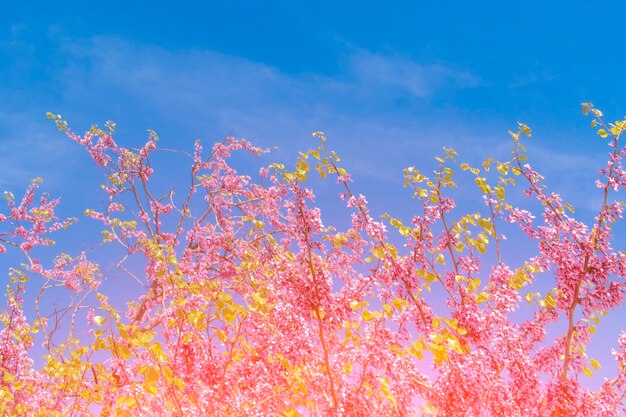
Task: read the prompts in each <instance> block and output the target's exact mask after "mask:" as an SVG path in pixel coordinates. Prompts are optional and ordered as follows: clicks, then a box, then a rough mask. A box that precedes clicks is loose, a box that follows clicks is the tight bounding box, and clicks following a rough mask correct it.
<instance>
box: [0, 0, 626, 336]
mask: <svg viewBox="0 0 626 417" xmlns="http://www.w3.org/2000/svg"><path fill="white" fill-rule="evenodd" d="M0 7H1V10H2V12H1V13H0V98H2V99H1V100H0V189H11V190H13V191H19V190H21V189H23V188H24V187H25V185H26V184H27V183H28V181H29V179H30V178H33V177H36V176H42V177H44V178H45V179H46V190H47V191H49V192H50V193H51V194H53V195H61V196H62V197H63V199H64V202H65V205H64V207H65V208H64V209H63V210H66V211H65V212H64V213H67V215H72V216H80V213H82V211H83V209H84V208H85V207H94V208H97V207H98V205H99V204H100V201H101V198H102V197H101V196H98V195H97V194H95V193H88V194H85V193H84V192H82V190H84V189H88V188H87V187H94V188H93V189H97V188H95V187H97V184H98V183H99V178H98V176H97V172H96V170H95V169H94V168H93V167H91V162H90V161H89V160H88V158H87V157H86V155H84V154H83V153H82V152H81V150H80V149H78V147H77V146H75V144H73V143H69V142H68V141H66V140H63V138H62V137H61V135H59V133H58V132H56V130H55V129H54V127H53V125H52V124H51V123H50V122H49V121H48V120H46V118H45V113H46V112H47V111H52V112H55V113H60V114H62V115H63V116H64V117H65V118H66V119H67V120H68V121H69V123H70V125H71V126H72V127H74V128H75V129H76V130H78V131H82V130H85V129H87V128H88V127H89V125H90V124H92V123H98V124H100V125H103V124H104V122H105V121H106V120H109V119H112V120H115V121H116V122H117V123H118V127H119V135H118V137H117V138H118V141H120V142H121V143H123V144H125V145H127V146H132V145H138V144H140V143H142V142H143V141H145V139H146V138H147V132H146V130H147V129H154V130H156V131H157V132H158V133H159V135H160V136H161V140H162V142H161V144H162V146H165V147H170V148H182V149H191V147H192V144H193V140H194V139H195V138H200V139H203V140H204V141H205V142H213V141H218V140H221V139H223V138H224V137H225V136H226V135H229V134H232V135H234V136H238V137H246V138H248V139H250V140H252V141H253V142H254V143H255V144H258V145H262V146H267V147H272V146H277V147H278V150H276V151H274V153H273V156H272V157H271V158H273V159H276V160H281V161H289V160H293V158H294V157H295V155H296V151H297V150H299V149H306V148H307V147H309V146H310V145H311V142H310V141H311V139H310V134H311V132H313V131H317V130H322V131H325V132H326V133H327V134H328V135H329V137H330V141H331V144H332V146H333V147H334V148H335V149H336V150H337V151H338V153H339V154H340V155H341V156H343V159H344V161H345V164H346V167H347V168H348V169H349V170H350V171H351V172H352V173H353V177H354V179H355V181H356V182H355V189H356V190H357V191H359V192H362V193H364V194H366V195H367V196H368V198H369V200H370V202H371V203H372V207H373V208H374V209H375V210H378V212H380V213H382V212H384V211H390V212H392V214H396V215H398V216H401V215H407V214H408V213H409V212H410V211H411V210H410V207H409V206H408V205H407V204H406V203H407V198H406V195H405V194H403V193H402V190H401V182H402V169H403V168H404V167H406V166H409V165H416V166H417V167H418V168H422V167H424V168H425V170H427V168H429V167H432V162H431V161H432V157H433V156H434V155H435V154H436V153H439V152H440V151H441V148H442V147H443V146H448V147H452V148H455V149H457V150H458V151H459V153H460V154H461V159H463V160H467V161H470V162H478V161H480V160H482V159H483V158H484V157H486V156H488V155H491V156H495V157H500V158H506V157H507V156H508V151H509V149H510V142H509V140H508V135H507V134H506V131H507V130H508V129H511V128H515V126H516V122H517V121H518V120H519V121H523V122H525V123H527V124H529V125H530V126H531V127H532V128H533V132H534V136H533V139H532V140H530V141H529V147H530V157H531V161H533V162H534V165H536V166H537V167H538V168H539V169H540V170H541V171H542V172H543V173H544V174H545V176H546V177H547V181H548V184H549V185H550V186H552V187H553V188H554V189H555V190H556V191H558V192H561V193H563V194H564V196H565V197H566V199H567V200H569V201H572V202H573V203H574V204H575V205H576V206H577V207H578V208H579V213H580V214H581V215H582V216H583V217H585V216H586V217H587V218H589V217H591V216H593V211H592V209H593V208H595V207H596V206H597V204H598V199H597V198H593V197H594V196H596V197H597V195H596V194H594V191H595V189H594V186H593V181H594V179H595V177H596V172H597V168H599V167H600V164H601V163H602V162H603V157H604V155H605V153H606V148H605V146H604V145H603V143H602V141H601V140H599V139H598V137H597V136H596V135H595V134H594V133H593V131H592V130H591V129H590V128H589V127H588V123H589V120H588V119H587V118H584V117H583V116H582V114H581V112H580V103H581V102H583V101H592V102H594V103H595V104H596V105H598V107H600V108H601V109H603V110H604V111H605V113H606V114H607V115H608V119H609V120H614V119H620V118H621V117H622V116H623V115H626V100H625V99H624V93H625V92H626V77H624V63H625V61H626V59H625V58H624V55H623V51H622V50H623V47H624V45H625V44H626V42H625V41H626V35H625V34H624V31H623V29H622V26H623V25H622V16H624V15H626V3H623V2H617V1H613V2H611V1H606V2H596V4H593V3H591V2H582V1H572V2H545V1H543V2H539V1H523V2H522V1H508V2H495V1H493V2H492V1H489V2H464V1H463V2H462V1H447V2H419V1H414V2H384V3H383V2H380V1H358V2H357V1H343V2H328V1H317V2H297V1H289V2H279V1H263V2H251V1H247V2H241V1H228V2H214V1H204V2H200V1H197V2H189V1H179V2H172V3H168V4H167V5H166V4H165V2H163V3H161V4H160V3H158V2H157V3H155V2H151V3H146V2H133V3H131V2H127V1H126V2H122V1H107V2H89V3H85V2H78V1H57V2H41V1H38V2H33V1H27V0H25V1H21V2H16V1H11V2H9V1H4V0H0ZM335 191H336V190H334V189H332V190H331V191H328V195H326V194H325V192H326V191H325V189H324V188H322V189H321V190H320V194H321V197H329V196H330V193H331V192H332V193H335ZM74 208H75V209H76V211H77V212H76V213H74V212H72V209H74ZM607 326H608V327H610V328H611V329H612V330H613V333H615V332H616V331H617V330H618V327H619V324H618V323H617V322H611V323H607ZM610 337H612V338H613V339H614V335H611V336H610ZM613 339H612V340H613Z"/></svg>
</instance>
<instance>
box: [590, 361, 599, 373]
mask: <svg viewBox="0 0 626 417" xmlns="http://www.w3.org/2000/svg"><path fill="white" fill-rule="evenodd" d="M589 363H590V364H591V366H592V367H593V369H594V370H596V371H597V370H598V369H600V362H598V361H597V360H595V359H591V360H590V361H589Z"/></svg>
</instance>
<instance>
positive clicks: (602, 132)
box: [598, 129, 609, 139]
mask: <svg viewBox="0 0 626 417" xmlns="http://www.w3.org/2000/svg"><path fill="white" fill-rule="evenodd" d="M598 135H600V137H601V138H602V139H604V138H606V137H607V136H609V134H608V133H606V130H604V129H599V130H598Z"/></svg>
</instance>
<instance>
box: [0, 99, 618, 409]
mask: <svg viewBox="0 0 626 417" xmlns="http://www.w3.org/2000/svg"><path fill="white" fill-rule="evenodd" d="M585 110H586V111H590V112H592V113H593V114H594V120H596V122H597V123H598V124H599V128H602V130H601V131H599V134H600V135H601V136H603V137H605V138H606V139H607V141H608V143H609V146H610V150H611V154H610V157H609V160H608V163H607V166H606V168H605V169H604V171H603V173H604V176H603V178H602V179H601V180H600V182H599V183H598V187H599V188H601V189H602V190H604V196H605V197H604V201H603V202H602V208H601V210H600V212H599V214H598V216H597V217H596V219H595V223H594V224H593V225H590V226H588V225H586V224H583V223H581V222H579V221H577V220H576V219H574V218H573V217H571V215H570V213H569V207H568V206H567V205H566V204H564V203H563V202H562V200H561V198H560V197H559V196H558V195H555V194H551V193H548V192H547V191H546V190H545V188H544V187H543V186H542V182H541V180H542V177H541V176H540V175H539V174H538V173H537V172H535V171H534V170H533V169H532V168H531V166H530V165H528V164H526V162H524V160H525V157H524V147H523V145H522V143H521V137H522V136H523V135H524V134H526V135H528V136H530V130H529V129H528V128H527V127H526V126H524V125H520V126H519V129H518V131H517V132H511V135H512V136H513V143H514V154H515V156H514V157H513V158H512V159H511V160H510V161H491V160H490V161H487V162H486V163H485V164H483V166H482V167H470V166H467V165H464V164H461V165H460V168H461V170H463V171H468V172H469V173H470V174H471V175H473V176H474V177H475V183H476V185H477V186H478V188H479V190H480V193H481V194H482V195H483V198H484V201H485V203H486V209H485V211H484V213H481V214H467V215H459V214H458V213H457V211H458V209H455V205H456V203H455V201H454V200H453V199H452V198H451V197H449V196H447V194H446V193H447V192H448V189H449V188H451V187H454V186H455V184H454V182H453V178H454V172H453V170H452V169H453V168H454V169H457V166H458V165H459V164H458V163H457V162H456V157H457V155H456V153H455V152H454V151H452V150H448V151H447V152H446V153H445V155H444V156H443V157H441V158H439V159H438V161H439V162H440V167H439V168H438V169H437V171H436V172H435V174H434V176H432V177H430V178H429V177H426V176H425V175H424V174H423V173H420V172H419V171H418V170H416V169H415V168H407V169H406V170H405V186H406V187H407V188H409V189H410V190H411V191H412V192H415V198H416V200H417V201H418V202H419V203H420V204H421V205H422V206H423V211H422V212H421V213H417V214H416V215H415V216H414V217H413V218H412V219H411V221H410V223H407V224H404V223H403V222H402V221H400V220H399V219H395V218H393V217H390V216H384V218H383V219H382V220H377V219H375V218H373V217H372V216H371V214H370V212H369V211H368V208H367V200H366V199H365V197H364V196H361V195H357V194H354V193H353V192H352V188H351V185H350V183H351V178H350V175H349V173H347V172H345V170H344V169H343V168H342V167H341V166H340V165H339V158H338V157H337V156H336V155H335V154H334V153H333V152H332V151H330V150H329V149H328V148H327V143H326V138H325V137H324V135H323V134H322V133H320V132H317V133H316V134H315V136H316V137H317V139H318V140H319V146H318V147H317V148H315V149H313V150H310V151H308V152H307V153H304V154H301V156H300V158H298V161H297V163H296V165H295V168H294V169H290V168H285V167H284V166H283V165H280V164H274V165H272V166H269V167H263V168H261V169H260V172H259V174H260V175H259V176H260V180H259V182H254V181H252V178H250V177H248V176H244V175H240V174H239V173H238V172H237V171H236V170H235V169H234V168H233V167H232V166H230V165H229V163H228V159H229V157H230V156H231V154H232V153H233V152H235V151H247V152H251V153H253V154H261V153H264V152H266V151H265V150H263V149H260V148H256V147H254V146H253V145H252V144H250V143H249V142H247V141H245V140H239V139H234V138H227V139H226V140H225V141H224V142H222V143H218V144H216V145H214V146H213V148H212V149H211V150H210V152H206V151H204V150H203V148H202V146H201V145H200V143H197V144H196V146H195V150H194V154H193V155H192V156H191V160H192V164H191V168H190V174H191V175H190V182H191V186H190V188H189V190H188V193H183V194H176V195H174V194H172V193H168V194H166V195H163V196H156V195H154V194H153V192H151V190H152V188H151V187H150V186H149V185H151V182H150V178H151V176H152V174H153V168H152V167H151V165H150V156H151V155H152V154H153V153H154V152H156V151H158V148H157V144H158V142H157V141H158V137H157V136H156V134H154V133H151V135H150V139H149V140H148V142H147V143H146V144H145V145H144V146H143V147H142V148H141V149H125V148H123V147H120V146H119V145H117V144H116V143H115V141H114V140H113V137H112V135H113V131H114V126H113V125H108V126H107V129H106V130H102V129H99V128H93V129H91V130H90V131H89V132H87V133H86V134H85V135H84V136H80V135H77V134H75V133H73V132H72V131H70V130H69V128H68V127H67V125H66V124H65V122H64V121H62V120H61V119H60V118H59V117H57V116H54V115H50V118H52V119H54V120H55V122H56V123H57V126H58V127H59V128H60V130H62V131H64V132H65V133H67V135H68V136H69V138H70V139H72V140H74V141H76V142H77V143H79V144H80V145H81V146H83V147H84V148H85V149H86V150H87V151H88V153H89V154H90V156H91V157H92V158H93V160H94V162H95V163H96V164H97V165H98V166H99V167H100V168H102V169H103V170H104V171H106V173H107V176H108V183H107V184H105V185H104V186H103V188H104V192H105V193H106V195H107V196H108V203H107V206H106V208H105V210H103V211H97V210H87V211H86V213H85V214H86V215H87V216H89V217H91V218H92V219H95V220H96V221H98V222H100V223H101V224H102V226H103V230H104V233H103V236H104V241H105V242H110V244H114V245H119V246H120V247H122V248H123V249H124V251H125V256H128V257H129V259H130V257H138V258H140V259H143V260H144V261H145V270H144V271H143V276H142V277H135V278H137V279H140V280H143V281H144V282H145V283H146V288H147V292H146V294H145V295H144V296H143V297H141V298H140V299H138V300H136V301H135V302H134V303H132V304H131V305H130V306H129V307H128V309H127V311H125V312H120V311H118V310H117V309H116V308H115V306H114V304H115V303H114V300H112V301H111V303H110V302H109V301H108V298H107V294H99V295H98V296H97V297H98V301H99V303H100V304H99V305H91V306H90V305H88V304H87V301H86V300H89V299H90V298H87V295H89V294H90V293H92V292H96V291H98V290H99V286H100V279H101V277H100V275H99V268H98V265H96V264H95V263H94V262H93V261H90V260H89V254H88V253H80V254H79V255H78V256H73V257H72V256H69V255H62V254H59V255H58V256H57V257H56V258H54V260H53V261H52V262H51V264H50V265H48V263H49V262H46V261H42V260H38V259H35V258H33V257H31V254H32V251H33V249H34V248H36V247H40V246H47V245H50V244H51V241H50V240H48V238H47V235H48V233H49V232H53V231H56V230H58V229H61V228H66V227H69V226H70V225H71V223H73V222H74V220H68V221H66V222H59V221H57V220H56V219H55V216H54V211H55V208H56V206H57V204H58V203H59V201H58V200H49V199H47V198H46V197H41V198H40V199H39V200H38V202H37V199H36V194H37V188H38V185H39V183H38V182H35V183H33V184H32V185H31V186H30V187H29V188H28V190H27V191H26V194H25V196H24V197H23V198H22V200H21V202H19V203H18V202H17V200H15V198H14V197H12V196H7V201H8V213H7V214H3V215H0V224H1V225H2V227H3V229H0V251H1V252H3V253H4V252H6V250H7V248H12V249H15V250H16V251H20V252H21V253H22V254H23V255H24V259H25V262H26V263H25V265H24V266H22V267H21V268H19V269H16V270H15V271H14V273H13V274H12V277H11V278H12V285H11V286H10V287H9V290H8V292H7V310H6V311H5V312H4V313H3V315H2V322H3V330H2V331H1V332H0V353H1V356H0V358H1V362H0V384H2V391H0V411H1V413H2V414H3V415H29V416H30V415H41V416H51V415H52V416H55V415H58V416H61V415H63V416H81V415H92V414H94V415H95V414H97V415H116V416H117V415H119V416H137V415H139V416H141V415H145V416H154V415H174V416H190V415H191V416H212V415H215V416H279V415H280V416H297V415H304V416H408V415H439V416H457V415H476V416H478V415H490V416H538V417H539V416H619V415H621V413H622V412H623V398H624V395H625V393H626V353H625V352H626V335H624V334H622V335H621V336H620V338H619V341H618V344H619V350H618V351H616V352H614V355H615V359H616V361H617V376H616V377H615V378H614V379H612V380H607V381H605V382H604V384H603V385H602V387H601V388H600V389H599V390H598V391H597V392H593V391H591V390H589V389H587V388H585V387H584V385H583V384H581V383H579V376H583V375H585V374H589V375H591V376H593V370H594V369H595V368H597V367H598V365H599V364H598V363H597V362H595V361H594V360H593V359H592V358H587V357H586V354H585V349H584V348H585V346H586V345H587V344H588V343H589V341H590V340H591V337H592V335H593V333H594V332H595V326H596V325H597V323H599V322H600V318H601V317H602V316H603V315H604V314H605V312H607V311H609V310H612V309H614V308H615V307H617V306H619V305H620V304H621V303H622V299H623V293H624V281H623V277H624V276H625V273H626V259H625V257H624V256H623V255H622V254H621V253H619V252H616V251H615V250H613V248H612V246H611V242H612V239H613V236H612V235H611V228H610V225H611V223H613V222H615V221H618V220H619V219H621V217H622V209H623V206H622V205H621V204H617V203H611V200H610V199H609V198H608V196H609V194H610V193H611V192H612V191H618V190H621V189H623V188H624V187H625V186H626V172H624V170H623V169H622V157H623V156H624V155H626V151H624V150H623V149H622V148H620V147H619V144H618V138H619V136H620V135H621V133H622V124H621V123H619V124H616V125H606V124H604V122H603V120H602V118H601V115H600V114H599V112H598V111H597V110H596V109H595V108H593V107H592V106H590V105H586V106H585ZM314 171H317V172H318V173H319V175H321V176H322V177H324V178H325V177H327V176H328V177H332V178H333V181H337V183H338V185H337V187H339V189H340V190H341V197H342V199H343V201H344V202H345V206H346V208H347V209H348V210H349V211H350V212H351V213H352V217H351V224H350V225H349V227H347V228H346V229H345V230H335V229H334V228H328V227H326V226H325V225H324V223H323V221H322V217H321V211H320V209H319V208H317V207H316V206H315V204H314V203H315V197H314V194H313V191H312V190H311V189H309V188H306V187H305V182H306V180H307V176H309V175H312V174H314V173H315V172H314ZM513 179H514V180H515V181H518V182H525V184H526V185H525V186H526V187H527V189H526V193H527V194H528V195H529V196H530V197H532V198H533V199H536V200H537V201H539V202H540V203H541V204H542V205H543V207H544V209H543V212H541V213H535V214H533V213H531V212H530V211H526V210H523V209H521V208H518V207H514V206H511V205H509V204H508V203H507V202H506V201H505V200H504V194H505V189H506V192H510V191H509V190H510V186H511V185H513V181H512V180H513ZM479 195H480V194H479ZM505 223H510V224H514V225H517V226H519V228H520V230H521V231H522V232H523V233H524V234H526V235H528V236H529V237H531V238H532V242H534V243H536V246H537V252H536V256H535V257H533V258H531V259H529V260H528V261H527V263H526V264H525V265H524V266H523V267H521V268H518V269H512V268H511V267H510V266H508V265H506V264H504V263H503V262H501V261H500V249H499V248H500V240H501V239H502V237H501V236H500V235H499V234H498V225H504V224H505ZM390 228H391V229H396V230H397V231H398V232H399V234H400V235H401V236H402V237H403V239H404V243H403V245H404V247H403V248H397V247H396V246H395V245H394V244H393V243H392V241H391V240H392V239H390V233H389V229H390ZM77 244H80V243H79V242H77ZM488 247H489V248H490V249H489V250H490V251H492V252H493V253H494V254H495V255H494V256H495V259H496V263H495V264H494V265H493V266H492V267H491V269H490V272H489V273H488V274H487V276H485V274H481V273H480V271H481V267H480V260H481V258H482V255H483V254H484V253H485V252H486V251H487V249H488ZM124 261H125V259H119V260H117V259H116V260H115V263H116V264H117V263H118V262H119V263H120V267H123V266H124ZM482 270H484V268H483V269H482ZM542 271H551V272H552V273H553V275H554V277H555V282H554V287H553V288H552V289H551V290H550V291H548V292H544V293H542V294H539V293H538V292H536V291H535V290H536V288H534V277H535V276H536V275H537V274H538V273H540V272H542ZM130 273H132V271H129V274H130ZM129 279H131V277H130V276H129ZM40 283H43V284H42V285H40ZM53 286H64V287H66V288H67V291H70V292H72V293H73V294H75V295H76V296H75V297H74V298H73V299H72V302H71V304H70V305H68V306H66V307H67V309H58V310H57V314H53V315H51V316H50V318H49V319H48V320H47V321H44V320H43V318H44V317H46V316H48V314H49V313H50V312H40V311H39V297H38V298H37V311H38V315H39V316H38V318H37V319H35V320H31V321H28V320H26V317H25V315H24V314H23V302H22V301H23V300H22V295H23V294H24V292H25V291H27V290H28V291H29V292H37V291H39V287H40V288H42V289H41V291H42V292H41V294H42V297H45V296H46V291H48V290H49V289H50V288H51V287H53ZM430 287H438V288H440V289H441V288H442V289H443V290H444V291H445V293H446V294H447V295H446V300H445V301H446V305H447V311H446V313H445V314H443V315H441V314H439V315H438V314H436V313H435V308H433V307H434V302H433V300H429V296H428V294H429V291H430ZM108 295H110V296H111V297H114V296H115V294H108ZM523 309H530V310H529V311H530V312H532V314H529V317H531V318H530V319H528V320H526V321H522V322H516V321H513V320H512V319H511V318H510V316H511V313H513V312H515V311H519V310H523ZM75 316H78V317H81V318H83V317H86V318H87V320H88V322H89V325H90V340H89V341H85V340H79V339H77V338H74V335H73V332H74V331H75V328H74V327H75V326H74V318H75ZM560 319H561V320H564V321H565V322H566V323H567V325H566V330H565V333H564V334H560V335H556V334H555V335H548V334H547V333H546V326H548V325H549V324H550V323H555V322H557V321H558V320H560ZM36 331H38V332H40V333H42V334H43V338H44V340H47V341H48V342H49V343H47V345H46V348H47V349H48V353H49V355H48V356H47V358H46V364H45V366H44V367H42V368H39V367H35V366H34V364H33V360H32V358H31V356H30V353H29V351H30V350H31V348H32V347H33V337H34V333H35V332H36ZM59 334H63V337H62V340H64V343H61V344H59V343H58V340H59V337H60V336H59ZM55 340H56V341H57V343H53V341H55ZM424 364H426V366H427V367H428V366H432V370H431V371H428V372H425V371H424V369H425V366H424ZM603 365H604V366H610V365H609V364H603ZM611 366H612V365H611Z"/></svg>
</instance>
